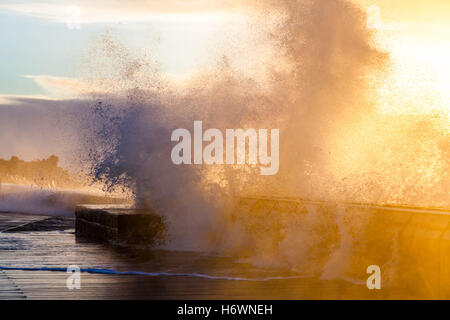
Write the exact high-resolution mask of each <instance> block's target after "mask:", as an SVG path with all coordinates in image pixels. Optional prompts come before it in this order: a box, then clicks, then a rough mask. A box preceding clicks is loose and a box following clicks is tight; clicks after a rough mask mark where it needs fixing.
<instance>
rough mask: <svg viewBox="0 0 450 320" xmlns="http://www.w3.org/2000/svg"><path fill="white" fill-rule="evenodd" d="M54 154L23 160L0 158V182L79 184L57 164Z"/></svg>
mask: <svg viewBox="0 0 450 320" xmlns="http://www.w3.org/2000/svg"><path fill="white" fill-rule="evenodd" d="M58 162H59V158H58V157H57V156H55V155H52V156H50V157H48V158H47V159H43V160H36V161H24V160H20V159H19V158H18V157H16V156H12V157H11V159H9V160H4V159H0V182H2V183H17V184H32V185H37V186H43V187H65V188H70V187H76V186H78V185H79V183H77V182H76V181H75V180H74V178H73V177H72V176H71V174H70V173H69V172H68V171H66V170H64V169H63V168H61V167H59V166H58Z"/></svg>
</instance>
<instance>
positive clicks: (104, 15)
mask: <svg viewBox="0 0 450 320" xmlns="http://www.w3.org/2000/svg"><path fill="white" fill-rule="evenodd" d="M2 2H3V3H2V4H0V10H6V11H10V12H14V13H17V14H21V15H26V16H31V17H36V18H41V19H45V20H49V21H52V22H57V23H67V21H68V19H69V15H70V12H69V11H68V9H69V8H71V7H74V6H75V7H79V8H80V22H81V23H82V24H83V23H101V22H139V21H154V20H159V19H167V18H173V19H190V18H194V19H196V20H198V19H214V17H213V16H210V15H209V14H211V13H213V12H215V13H219V14H220V12H221V11H226V10H229V9H232V8H235V7H236V6H238V5H239V3H240V1H231V0H215V1H211V0H187V1H180V0H138V1H132V2H131V1H111V0H98V1H90V0H78V1H76V2H69V1H57V0H33V1H21V2H18V1H16V0H14V1H13V0H6V1H2ZM202 13H209V14H208V16H209V17H206V16H205V15H203V16H202ZM193 16H194V17H193Z"/></svg>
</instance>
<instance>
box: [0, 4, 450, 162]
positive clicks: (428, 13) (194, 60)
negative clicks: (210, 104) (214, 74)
mask: <svg viewBox="0 0 450 320" xmlns="http://www.w3.org/2000/svg"><path fill="white" fill-rule="evenodd" d="M351 1H353V2H355V3H356V4H357V5H359V6H360V7H361V8H362V10H368V9H369V8H370V7H371V6H376V7H377V8H379V12H380V17H379V18H380V19H379V26H378V27H377V28H378V30H377V39H379V42H378V45H379V46H380V47H383V48H384V49H386V50H387V51H388V52H389V53H390V54H391V58H392V61H393V66H392V68H393V71H392V72H391V73H390V75H389V78H388V79H387V81H386V82H385V86H384V87H382V88H380V97H381V99H380V101H379V104H380V110H381V111H383V112H419V113H420V112H432V111H435V110H439V111H444V112H446V113H447V114H448V113H449V110H450V105H449V102H448V101H450V59H449V57H450V1H449V0H395V1H392V0H351ZM248 3H254V2H252V1H250V0H214V1H211V0H184V1H182V0H134V1H119V0H96V1H91V0H1V2H0V108H6V107H8V108H9V107H11V105H20V106H21V108H22V109H23V110H33V112H35V111H36V110H37V109H38V108H41V107H40V105H42V104H45V102H46V101H51V100H52V101H63V100H66V101H67V103H68V104H70V103H71V101H72V100H74V99H76V98H77V97H79V93H80V91H82V90H84V89H86V83H84V82H83V77H84V75H85V74H86V70H85V69H84V66H85V63H86V62H89V60H90V58H91V56H90V50H92V48H95V46H96V43H97V41H98V37H99V35H102V34H105V33H108V34H112V35H113V36H114V37H115V38H117V39H119V40H120V41H121V42H123V44H124V45H125V46H126V47H127V48H130V49H131V50H134V51H135V52H136V53H138V55H139V53H140V52H143V53H148V52H149V53H150V54H151V55H152V56H154V58H155V60H156V61H157V63H158V66H159V68H160V69H161V71H162V72H163V73H164V74H167V75H170V76H172V77H173V78H177V77H179V78H183V77H189V76H190V75H192V74H195V72H196V71H197V70H199V69H201V68H200V67H199V66H201V67H202V68H204V67H205V66H208V64H213V63H217V55H218V54H221V53H223V52H225V53H227V54H228V53H229V54H235V55H238V56H245V53H246V52H247V51H248V50H247V49H248V48H250V47H251V48H252V49H254V47H255V46H258V45H260V44H261V43H262V41H261V39H258V38H252V39H249V38H248V37H246V35H245V34H246V33H248V32H247V31H248V30H247V29H246V28H248V27H249V26H248V17H247V18H246V17H245V16H244V15H243V14H242V13H243V12H246V11H245V10H246V9H247V8H248V7H247V6H246V5H247V4H248ZM78 11H79V15H78V14H77V12H78ZM78 17H79V21H78ZM78 22H79V24H78ZM225 44H227V45H225ZM226 47H231V48H232V49H230V50H231V51H232V52H226V51H224V48H226ZM262 47H263V45H261V48H260V49H259V50H253V52H258V53H260V54H261V55H262V56H263V57H265V56H266V55H268V54H267V53H266V52H264V50H262ZM252 63H253V64H252ZM242 65H243V68H246V70H251V72H256V73H257V72H258V71H259V69H260V68H258V65H257V59H255V61H251V60H243V61H242ZM393 92H395V93H396V94H393ZM398 93H400V94H398ZM33 99H34V100H33ZM71 99H72V100H71ZM42 101H44V102H42ZM37 105H39V106H37ZM33 108H34V109H33ZM0 111H1V109H0ZM33 112H32V111H30V113H29V114H30V117H31V118H32V115H33V114H35V113H33ZM31 118H30V119H31ZM0 120H3V122H4V124H5V125H7V124H8V121H7V119H0ZM30 121H32V120H30ZM0 122H1V121H0ZM47 125H48V126H51V125H52V124H51V123H49V124H47ZM18 127H20V124H18ZM39 130H40V131H42V130H41V129H39ZM39 130H37V131H36V134H37V133H38V132H39ZM8 139H9V138H8V137H7V136H5V135H3V136H0V144H1V145H2V147H1V148H0V157H9V156H11V155H12V154H19V155H21V156H22V157H24V158H35V157H36V153H35V152H32V151H29V150H33V149H32V148H31V147H29V146H27V144H26V143H25V142H24V143H16V144H14V145H13V144H10V145H9V147H4V144H5V142H4V141H8ZM23 139H24V141H25V140H26V138H25V137H24V138H23ZM64 144H65V143H64V141H62V142H61V143H60V145H64ZM55 145H56V144H55ZM22 146H24V147H23V148H22ZM25 146H27V147H25ZM50 146H51V145H50V144H43V145H39V148H37V149H39V150H45V154H48V155H50V154H51V153H52V152H56V151H55V150H53V149H51V148H50Z"/></svg>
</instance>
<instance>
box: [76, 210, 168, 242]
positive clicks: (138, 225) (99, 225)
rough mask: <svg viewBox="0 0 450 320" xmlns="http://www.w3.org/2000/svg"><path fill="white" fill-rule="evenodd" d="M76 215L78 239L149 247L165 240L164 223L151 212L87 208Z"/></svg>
mask: <svg viewBox="0 0 450 320" xmlns="http://www.w3.org/2000/svg"><path fill="white" fill-rule="evenodd" d="M75 216H76V221H75V233H76V235H77V236H78V237H84V238H88V239H92V240H99V241H115V242H126V243H143V244H149V245H153V244H157V243H162V242H163V241H164V236H165V230H166V229H165V225H164V220H163V218H162V217H161V216H159V215H156V214H155V213H154V212H153V211H150V210H137V209H133V208H130V207H129V206H118V205H111V206H98V205H89V206H88V205H84V206H77V207H76V210H75Z"/></svg>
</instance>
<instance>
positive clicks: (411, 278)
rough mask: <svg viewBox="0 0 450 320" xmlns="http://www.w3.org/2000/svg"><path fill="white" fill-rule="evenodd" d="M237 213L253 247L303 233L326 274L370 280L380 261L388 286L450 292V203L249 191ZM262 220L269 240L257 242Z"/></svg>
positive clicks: (311, 255) (274, 245) (264, 247)
mask: <svg viewBox="0 0 450 320" xmlns="http://www.w3.org/2000/svg"><path fill="white" fill-rule="evenodd" d="M233 219H234V220H235V221H237V223H239V224H242V225H243V226H244V229H245V230H246V231H247V232H248V234H249V239H250V241H253V243H254V248H253V250H269V251H270V250H273V252H277V250H278V246H280V245H281V244H282V243H283V240H284V239H285V237H286V236H287V234H288V233H289V232H291V233H292V232H295V233H296V234H295V235H296V236H297V235H298V237H299V238H300V237H303V239H304V243H303V244H302V246H304V247H308V249H307V250H308V254H309V258H310V259H311V260H314V263H315V271H316V272H317V276H319V277H322V278H324V279H337V278H347V279H360V280H364V281H365V279H367V277H368V274H367V273H366V268H367V267H368V266H369V265H378V266H380V268H381V271H382V279H383V280H382V281H383V285H384V286H400V287H402V288H407V289H408V290H414V291H419V292H420V293H423V294H426V295H427V296H432V297H436V298H438V297H439V298H443V297H444V298H450V212H449V210H445V209H437V208H434V209H426V208H417V207H406V206H371V205H364V204H352V203H337V204H336V203H327V202H318V201H306V200H300V199H283V198H264V197H247V198H241V199H240V201H239V204H238V205H237V207H236V208H235V211H234V212H233ZM261 226H264V228H265V229H264V237H265V238H266V239H267V237H269V238H271V240H272V243H271V246H272V248H268V245H267V241H266V240H265V241H264V243H260V241H259V240H260V239H261V238H262V235H261ZM258 246H261V247H258ZM337 254H338V255H339V259H333V256H334V255H337ZM334 260H340V261H339V262H340V263H337V262H334Z"/></svg>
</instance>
